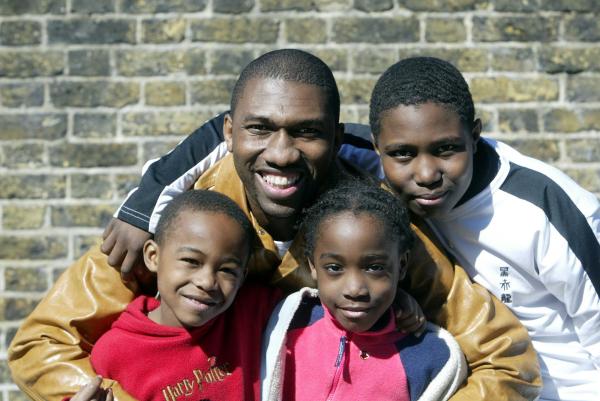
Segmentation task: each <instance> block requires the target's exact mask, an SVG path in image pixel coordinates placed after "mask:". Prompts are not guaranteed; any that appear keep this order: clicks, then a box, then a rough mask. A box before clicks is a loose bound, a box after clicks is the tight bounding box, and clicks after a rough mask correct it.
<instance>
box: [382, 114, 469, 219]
mask: <svg viewBox="0 0 600 401" xmlns="http://www.w3.org/2000/svg"><path fill="white" fill-rule="evenodd" d="M479 127H480V125H479V124H478V123H476V124H475V128H474V129H473V131H472V132H468V131H467V130H466V129H465V128H464V126H463V124H462V123H461V121H460V118H459V116H458V114H457V113H456V112H455V111H452V110H451V109H449V108H447V107H444V106H441V105H439V104H435V103H425V104H421V105H417V106H399V107H396V108H394V109H391V110H388V111H386V112H384V113H382V115H381V130H380V134H379V138H378V141H377V149H378V151H379V154H380V157H381V163H382V166H383V171H384V173H385V176H386V178H387V180H388V182H389V184H390V185H391V186H392V188H393V189H394V190H395V191H396V192H398V194H399V195H400V196H401V197H403V198H404V199H405V200H406V202H407V204H408V206H409V208H410V209H411V210H412V211H413V212H414V213H416V214H417V215H420V216H423V217H436V216H441V215H444V214H445V213H447V212H449V211H450V210H451V209H452V208H453V207H454V206H455V205H456V204H457V203H458V201H459V200H460V199H461V198H462V196H463V195H464V194H465V192H466V191H467V189H468V188H469V185H470V183H471V179H472V176H473V153H474V152H475V147H476V143H477V141H478V140H479V131H480V128H479Z"/></svg>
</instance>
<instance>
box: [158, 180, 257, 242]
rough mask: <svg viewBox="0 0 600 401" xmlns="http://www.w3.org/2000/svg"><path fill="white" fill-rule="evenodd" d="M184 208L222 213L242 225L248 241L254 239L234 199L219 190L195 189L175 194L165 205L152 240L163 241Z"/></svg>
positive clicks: (249, 225) (252, 232)
mask: <svg viewBox="0 0 600 401" xmlns="http://www.w3.org/2000/svg"><path fill="white" fill-rule="evenodd" d="M186 210H189V211H192V212H210V213H223V214H224V215H227V216H229V217H231V218H232V219H233V220H235V221H236V222H237V223H238V224H239V225H240V226H241V227H242V230H243V231H244V234H245V235H246V237H247V239H248V241H252V240H253V239H254V236H255V232H254V228H253V227H252V224H251V223H250V220H248V217H247V216H246V215H245V214H244V212H243V211H242V210H241V209H240V207H239V206H238V205H237V204H236V203H235V202H234V201H232V200H231V199H229V198H228V197H227V196H225V195H223V194H221V193H219V192H215V191H207V190H201V189H196V190H191V191H187V192H183V193H182V194H180V195H178V196H176V197H175V198H174V199H173V200H172V201H171V202H169V204H168V205H167V207H165V209H164V211H163V213H162V216H161V218H160V220H159V222H158V225H157V226H156V232H155V234H154V240H155V241H156V242H157V243H158V244H159V245H162V244H163V243H164V241H165V239H166V237H167V236H168V235H169V231H170V230H172V229H175V228H176V227H173V223H174V222H175V221H176V220H177V216H179V215H180V214H181V213H182V212H183V211H186Z"/></svg>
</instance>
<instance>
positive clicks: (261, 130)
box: [244, 124, 270, 135]
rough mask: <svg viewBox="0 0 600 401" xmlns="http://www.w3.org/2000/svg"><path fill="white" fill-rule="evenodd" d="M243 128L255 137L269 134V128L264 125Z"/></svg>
mask: <svg viewBox="0 0 600 401" xmlns="http://www.w3.org/2000/svg"><path fill="white" fill-rule="evenodd" d="M244 128H246V130H247V131H249V132H251V133H252V134H255V135H263V134H266V133H268V132H270V129H269V127H267V126H266V125H262V124H252V125H247V126H246V127H244Z"/></svg>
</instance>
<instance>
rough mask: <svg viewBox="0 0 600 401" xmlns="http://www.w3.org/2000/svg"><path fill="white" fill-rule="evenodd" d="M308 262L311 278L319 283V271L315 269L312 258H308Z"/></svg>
mask: <svg viewBox="0 0 600 401" xmlns="http://www.w3.org/2000/svg"><path fill="white" fill-rule="evenodd" d="M306 261H307V262H308V266H309V267H310V276H311V277H312V279H313V280H315V281H317V269H315V265H313V263H312V261H311V260H310V258H306Z"/></svg>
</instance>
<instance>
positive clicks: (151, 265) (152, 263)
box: [144, 239, 159, 273]
mask: <svg viewBox="0 0 600 401" xmlns="http://www.w3.org/2000/svg"><path fill="white" fill-rule="evenodd" d="M158 253H159V247H158V244H157V243H156V242H154V240H151V239H149V240H148V241H146V242H145V243H144V263H145V264H146V266H147V267H148V270H150V271H151V272H152V273H156V271H157V270H158Z"/></svg>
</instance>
